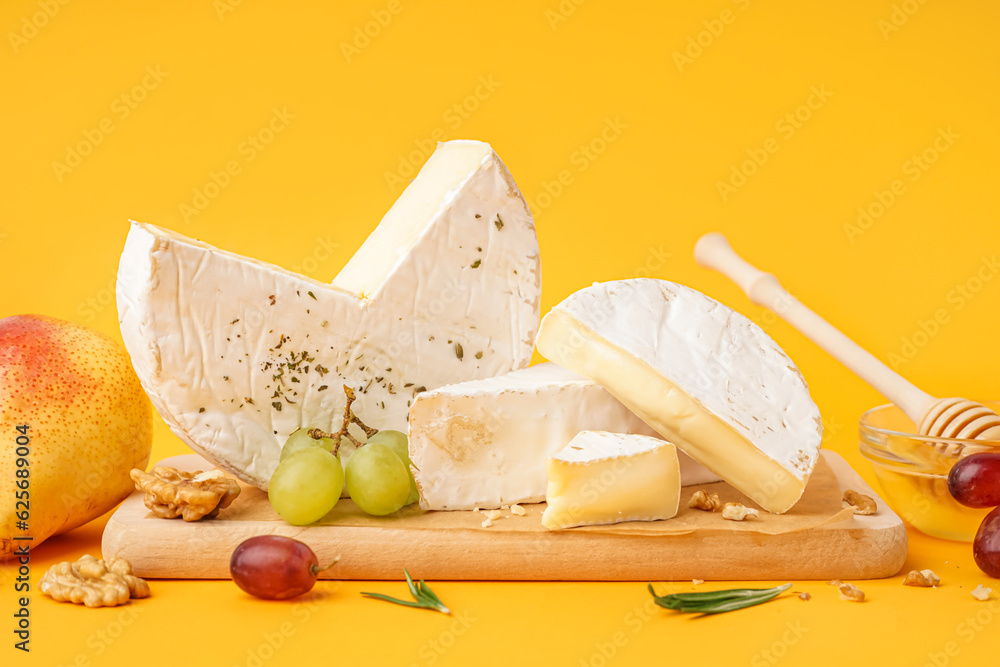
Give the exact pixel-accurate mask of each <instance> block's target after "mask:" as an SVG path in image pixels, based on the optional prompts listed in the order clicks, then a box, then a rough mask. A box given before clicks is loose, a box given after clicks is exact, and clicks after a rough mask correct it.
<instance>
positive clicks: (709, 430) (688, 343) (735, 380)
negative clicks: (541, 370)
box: [537, 279, 823, 513]
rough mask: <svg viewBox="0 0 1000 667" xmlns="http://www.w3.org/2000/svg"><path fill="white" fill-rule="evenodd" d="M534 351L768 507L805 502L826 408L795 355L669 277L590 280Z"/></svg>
mask: <svg viewBox="0 0 1000 667" xmlns="http://www.w3.org/2000/svg"><path fill="white" fill-rule="evenodd" d="M537 346H538V351H539V352H541V354H542V355H543V356H545V357H546V358H548V359H551V360H552V361H555V362H556V363H558V364H560V365H562V366H565V367H567V368H569V369H571V370H573V371H576V372H577V373H580V374H581V375H583V376H585V377H588V378H590V379H592V380H594V381H595V382H598V383H599V384H601V385H602V386H604V387H605V388H606V389H607V390H608V391H609V392H611V393H612V394H614V395H615V397H617V398H618V400H620V401H621V402H622V403H624V404H625V405H627V406H628V407H629V408H630V409H631V410H632V411H633V412H635V413H636V414H637V415H639V416H640V417H642V419H643V420H645V421H646V423H647V424H649V425H650V426H652V427H653V428H654V429H656V431H657V432H658V433H660V435H662V436H663V437H664V438H666V439H667V440H669V441H670V442H673V443H675V444H676V445H677V446H678V447H679V448H680V449H682V450H683V451H684V452H686V453H687V454H690V455H691V457H692V458H694V459H696V460H697V461H700V462H701V463H703V464H704V465H705V466H706V467H707V468H709V469H710V470H712V471H714V472H715V473H717V474H718V475H719V476H720V477H722V478H723V479H724V480H726V481H727V482H729V483H730V484H732V485H733V486H735V487H736V488H737V489H739V490H740V491H742V492H743V493H745V494H746V495H748V496H749V497H750V498H752V499H753V500H754V501H755V502H757V503H758V504H759V505H760V506H761V507H763V508H764V509H766V510H768V511H770V512H776V513H780V512H784V511H786V510H788V509H789V508H791V507H792V505H794V504H795V503H796V502H797V501H798V499H799V497H800V496H801V495H802V491H803V490H804V489H805V485H806V482H807V481H808V480H809V474H810V473H811V472H812V469H813V466H814V465H815V464H816V460H817V457H818V455H819V447H820V442H821V441H822V438H823V427H822V424H821V421H820V414H819V409H818V408H817V407H816V404H815V403H813V401H812V398H810V396H809V389H808V387H807V386H806V382H805V380H804V379H803V377H802V374H801V373H799V371H798V369H797V368H796V367H795V364H794V363H792V360H791V359H789V358H788V355H786V354H785V353H784V352H783V351H782V350H781V348H779V347H778V346H777V344H775V342H774V341H773V340H771V338H770V336H768V335H767V334H766V333H764V331H763V329H761V328H760V327H758V326H757V325H756V324H754V323H753V322H751V321H750V320H748V319H747V318H746V317H744V316H742V315H740V314H739V313H737V312H735V311H733V310H732V309H731V308H728V307H726V306H724V305H722V304H720V303H719V302H717V301H715V300H714V299H710V298H709V297H707V296H705V295H704V294H701V293H700V292H696V291H694V290H692V289H690V288H688V287H684V286H683V285H677V284H675V283H671V282H667V281H665V280H653V279H633V280H622V281H614V282H608V283H600V284H594V285H593V286H591V287H588V288H586V289H583V290H580V291H579V292H577V293H575V294H573V295H571V296H570V297H569V298H567V299H566V300H565V301H563V302H562V303H560V304H559V305H558V306H556V307H555V308H553V309H552V311H551V312H550V313H549V314H548V315H546V316H545V318H544V319H543V320H542V326H541V329H540V331H539V333H538V340H537Z"/></svg>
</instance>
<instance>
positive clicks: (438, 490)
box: [409, 363, 719, 510]
mask: <svg viewBox="0 0 1000 667" xmlns="http://www.w3.org/2000/svg"><path fill="white" fill-rule="evenodd" d="M588 429H590V430H607V431H616V432H619V433H641V434H645V435H655V433H654V431H653V430H652V429H650V428H649V426H647V425H646V424H645V423H644V422H643V421H642V420H641V419H639V418H638V417H636V416H635V415H634V414H633V413H632V412H631V411H629V410H628V408H626V407H625V406H624V405H622V404H621V403H620V402H618V401H617V400H616V399H615V398H614V397H613V396H611V394H609V393H608V392H607V391H605V390H604V389H603V388H601V386H600V385H598V384H596V383H594V382H592V381H590V380H587V379H585V378H582V377H580V376H579V375H577V374H575V373H572V372H570V371H568V370H566V369H564V368H561V367H559V366H557V365H556V364H552V363H545V364H538V365H537V366H532V367H531V368H527V369H525V370H520V371H514V372H513V373H509V374H507V375H504V376H501V377H495V378H490V379H487V380H474V381H471V382H463V383H461V384H454V385H448V386H445V387H441V388H440V389H436V390H434V391H428V392H424V393H422V394H420V395H419V396H418V397H417V399H416V400H415V401H414V403H413V407H412V408H411V409H410V424H409V438H410V458H411V460H412V463H413V476H414V479H415V480H416V482H417V486H418V488H419V489H420V506H421V507H423V508H424V509H433V510H463V509H465V510H468V509H474V508H476V507H479V508H481V509H493V508H498V507H501V506H502V505H509V504H511V503H522V502H523V503H534V502H541V501H542V500H544V499H545V489H546V486H547V484H548V481H547V479H546V476H545V462H546V460H547V459H548V458H549V457H550V456H552V455H554V454H555V453H556V452H558V451H559V450H561V449H562V448H563V447H565V446H566V444H567V443H568V442H569V441H570V440H571V439H572V438H573V436H575V435H576V434H577V433H579V432H580V431H584V430H588ZM680 459H681V463H680V465H681V478H682V479H683V480H684V483H685V484H705V483H708V482H716V481H718V480H719V478H718V477H717V476H716V475H714V474H713V473H711V472H709V471H708V470H707V469H706V468H704V467H703V466H701V465H700V464H698V463H696V462H695V461H693V460H692V459H690V458H688V457H687V456H685V455H683V454H681V455H680Z"/></svg>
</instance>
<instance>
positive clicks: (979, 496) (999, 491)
mask: <svg viewBox="0 0 1000 667" xmlns="http://www.w3.org/2000/svg"><path fill="white" fill-rule="evenodd" d="M948 490H949V491H951V496H952V498H954V499H955V500H957V501H958V502H960V503H962V504H963V505H965V506H967V507H978V508H982V507H997V506H1000V453H996V452H980V453H979V454H972V455H971V456H967V457H965V458H964V459H962V460H961V461H959V462H958V463H956V464H955V465H954V466H953V467H952V469H951V472H950V473H948Z"/></svg>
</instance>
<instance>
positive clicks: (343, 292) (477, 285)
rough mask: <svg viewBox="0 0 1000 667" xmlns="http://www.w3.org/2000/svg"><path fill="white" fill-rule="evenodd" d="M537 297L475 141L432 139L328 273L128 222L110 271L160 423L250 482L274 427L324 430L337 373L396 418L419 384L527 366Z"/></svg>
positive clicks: (334, 401)
mask: <svg viewBox="0 0 1000 667" xmlns="http://www.w3.org/2000/svg"><path fill="white" fill-rule="evenodd" d="M540 296H541V273H540V265H539V256H538V239H537V238H536V236H535V227H534V223H533V221H532V217H531V212H530V211H529V209H528V205H527V203H526V202H525V200H524V197H522V196H521V193H520V191H519V190H518V188H517V185H516V184H515V183H514V180H513V178H512V177H511V175H510V172H508V171H507V167H506V166H504V164H503V162H501V161H500V158H499V157H498V156H497V154H496V153H494V152H493V149H491V148H490V146H489V145H488V144H485V143H482V142H479V141H450V142H446V143H443V144H440V145H439V146H438V149H437V151H436V152H435V153H434V154H433V155H432V156H431V157H430V159H429V160H428V162H427V164H426V165H424V167H423V168H422V169H421V170H420V173H419V174H418V175H417V177H416V178H415V179H414V180H413V182H412V183H410V185H409V186H408V187H407V189H406V190H405V191H404V192H403V194H402V195H401V196H400V198H399V200H398V201H397V202H396V203H395V205H394V206H393V207H392V208H391V209H390V210H389V212H388V213H387V214H386V215H385V217H384V218H383V219H382V222H381V224H379V226H378V227H377V228H376V229H375V231H374V232H373V233H372V234H371V236H370V237H369V238H368V240H367V241H365V243H364V245H363V246H362V247H361V249H360V250H359V251H358V253H357V254H356V255H355V257H354V258H353V259H352V260H351V261H350V262H349V263H348V264H347V265H346V266H345V267H344V269H343V270H342V271H341V272H340V274H339V275H338V276H337V278H336V279H335V280H334V282H333V284H325V283H321V282H319V281H317V280H313V279H311V278H309V277H306V276H302V275H298V274H296V273H293V272H291V271H286V270H285V269H282V268H280V267H277V266H274V265H271V264H267V263H264V262H261V261H258V260H254V259H251V258H248V257H242V256H240V255H237V254H234V253H231V252H226V251H224V250H220V249H218V248H214V247H212V246H210V245H208V244H206V243H202V242H200V241H197V240H194V239H191V238H187V237H185V236H182V235H180V234H176V233H174V232H171V231H168V230H165V229H161V228H159V227H155V226H153V225H148V224H141V223H133V225H132V228H131V230H130V231H129V234H128V238H127V239H126V241H125V249H124V251H123V252H122V257H121V263H120V265H119V269H118V285H117V297H118V318H119V322H120V324H121V332H122V338H123V339H124V342H125V347H126V348H127V349H128V352H129V354H130V355H131V358H132V364H133V366H134V367H135V370H136V373H137V374H138V376H139V379H140V381H141V382H142V386H143V388H144V389H145V390H146V392H147V393H148V394H149V396H150V398H151V399H152V401H153V405H154V406H155V407H156V409H157V411H158V412H159V413H160V415H161V416H162V417H163V419H164V421H165V422H166V423H167V424H168V425H169V426H170V429H171V430H172V431H173V432H174V433H175V434H176V435H177V436H178V437H180V438H181V439H182V440H183V441H184V442H186V443H187V444H188V445H190V446H191V448H192V449H194V450H195V451H196V452H198V453H199V454H202V455H203V456H205V457H206V458H208V459H209V460H211V461H213V462H214V463H216V464H217V465H218V466H220V467H222V468H225V469H226V470H229V471H230V472H232V473H233V474H234V475H236V476H237V477H239V478H240V479H242V480H244V481H246V482H249V483H251V484H254V485H256V486H258V487H260V488H262V489H266V488H267V483H268V480H269V479H270V477H271V473H272V472H273V471H274V469H275V467H277V465H278V455H279V453H280V449H281V446H282V444H283V443H284V441H285V439H287V438H288V435H289V434H290V433H291V432H292V431H294V430H296V429H297V428H299V427H301V426H314V427H318V428H322V429H324V430H327V431H329V430H337V429H339V428H340V426H341V423H342V422H341V418H342V414H343V409H344V404H345V401H346V399H345V396H344V391H343V390H342V386H343V385H347V386H349V387H353V388H354V389H355V390H356V392H357V396H358V400H357V401H356V402H355V403H354V406H353V409H354V412H355V413H356V414H357V415H358V416H359V417H360V418H361V419H362V420H363V421H365V422H366V423H367V424H368V425H370V426H373V427H375V428H379V429H384V428H387V429H396V430H401V431H405V430H406V417H407V412H408V409H409V405H410V402H411V401H412V400H413V398H414V396H415V395H416V394H417V393H419V392H420V391H423V390H425V389H433V388H435V387H439V386H441V385H445V384H449V383H454V382H462V381H464V380H472V379H476V378H486V377H493V376H495V375H498V374H501V373H507V372H510V371H511V370H513V369H516V368H523V367H525V366H527V365H528V363H529V362H530V360H531V354H532V351H533V347H534V337H535V331H536V330H537V327H538V317H539V301H540ZM358 433H359V434H360V431H359V432H358ZM341 451H342V453H344V454H345V456H343V457H342V459H343V460H344V462H345V463H346V460H347V457H348V456H349V454H350V452H349V450H348V448H343V449H342V450H341Z"/></svg>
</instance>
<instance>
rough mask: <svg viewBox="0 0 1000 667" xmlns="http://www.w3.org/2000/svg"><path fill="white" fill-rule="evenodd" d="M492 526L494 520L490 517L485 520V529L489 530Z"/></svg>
mask: <svg viewBox="0 0 1000 667" xmlns="http://www.w3.org/2000/svg"><path fill="white" fill-rule="evenodd" d="M492 525H493V519H491V518H489V517H486V518H485V519H483V528H489V527H490V526H492Z"/></svg>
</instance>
